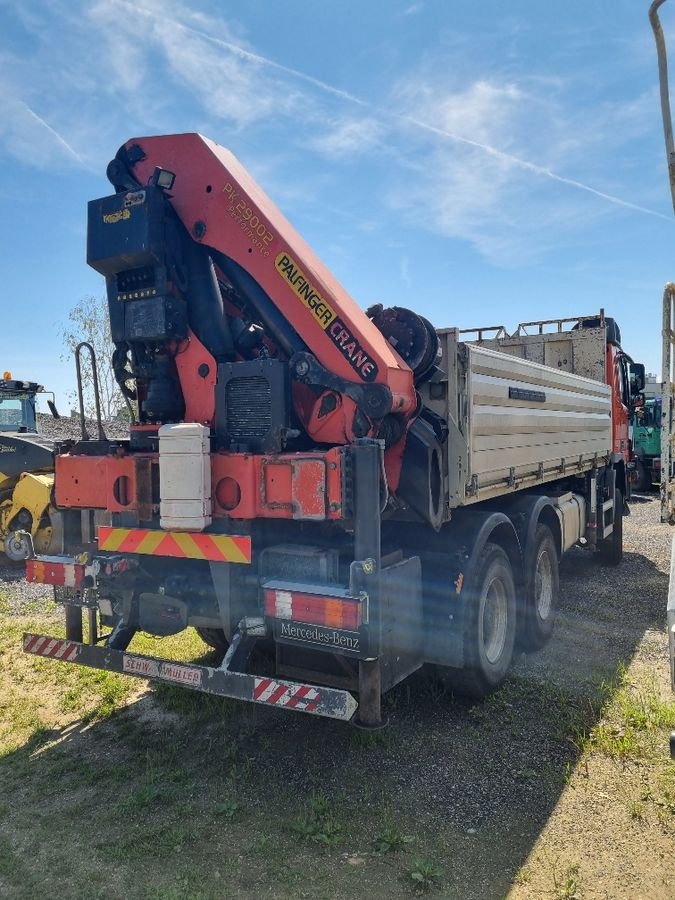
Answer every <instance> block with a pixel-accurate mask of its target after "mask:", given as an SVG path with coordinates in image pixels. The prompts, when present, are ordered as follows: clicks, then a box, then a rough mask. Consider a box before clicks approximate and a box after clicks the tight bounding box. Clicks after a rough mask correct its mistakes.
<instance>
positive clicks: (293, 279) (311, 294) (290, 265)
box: [274, 253, 336, 331]
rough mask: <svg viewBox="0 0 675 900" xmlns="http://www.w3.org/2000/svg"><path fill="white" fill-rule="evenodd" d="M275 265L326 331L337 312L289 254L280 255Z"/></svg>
mask: <svg viewBox="0 0 675 900" xmlns="http://www.w3.org/2000/svg"><path fill="white" fill-rule="evenodd" d="M274 265H275V268H276V270H277V272H278V273H279V274H280V275H281V277H282V278H283V279H284V280H285V281H287V282H288V283H289V284H290V286H291V288H292V289H293V293H294V294H295V296H296V297H297V298H298V300H300V302H301V303H302V304H303V305H304V306H306V307H307V309H308V310H309V311H310V312H311V313H312V314H313V315H314V317H315V318H316V320H317V321H318V323H319V325H321V327H322V328H323V330H324V331H325V330H326V328H328V326H329V325H330V324H331V322H333V321H334V320H335V318H336V315H335V312H334V311H333V310H332V309H331V307H330V305H329V304H328V303H326V301H325V300H324V299H323V297H322V296H321V294H320V293H319V292H318V291H317V290H315V289H314V288H313V287H312V285H311V284H310V283H309V281H308V279H307V276H306V275H305V273H304V272H303V271H302V269H301V268H300V267H299V266H298V265H297V264H296V263H295V262H293V260H292V259H291V258H290V256H288V254H286V253H280V254H279V255H278V256H277V258H276V260H275V262H274Z"/></svg>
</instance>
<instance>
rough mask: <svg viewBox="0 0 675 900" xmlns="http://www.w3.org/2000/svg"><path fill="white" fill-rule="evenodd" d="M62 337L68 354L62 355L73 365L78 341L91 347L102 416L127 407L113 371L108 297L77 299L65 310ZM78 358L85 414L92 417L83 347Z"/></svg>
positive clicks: (90, 386)
mask: <svg viewBox="0 0 675 900" xmlns="http://www.w3.org/2000/svg"><path fill="white" fill-rule="evenodd" d="M61 337H62V339H63V343H64V345H65V346H66V348H67V349H68V351H69V354H68V355H66V354H64V355H63V356H62V357H61V359H62V360H66V359H69V360H70V361H71V362H72V365H73V366H74V365H75V348H76V347H77V345H78V344H79V343H81V342H82V341H87V343H89V344H91V346H92V347H93V348H94V353H95V354H96V367H97V370H98V387H99V396H100V401H101V416H102V418H103V419H105V420H110V419H114V418H115V417H116V416H117V415H118V414H119V412H120V410H122V409H125V410H126V405H125V402H124V398H123V396H122V392H121V391H120V389H119V386H118V384H117V382H116V381H115V375H114V373H113V367H112V354H113V350H114V349H115V345H114V344H113V340H112V337H111V334H110V319H109V317H108V301H107V299H106V298H105V297H94V296H89V297H85V298H84V299H83V300H80V302H79V303H78V304H77V305H76V306H74V307H73V308H72V309H71V311H70V312H69V313H68V323H67V325H66V326H65V327H64V328H63V331H62V333H61ZM80 361H81V371H82V396H83V399H84V411H85V414H86V415H87V416H90V417H93V416H95V414H96V404H95V402H94V384H93V378H92V372H91V364H90V361H89V355H88V353H87V351H86V350H85V351H84V352H83V353H82V354H81V357H80ZM73 400H74V402H75V403H77V394H76V393H73Z"/></svg>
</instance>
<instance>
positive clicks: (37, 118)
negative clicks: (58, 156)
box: [18, 100, 87, 169]
mask: <svg viewBox="0 0 675 900" xmlns="http://www.w3.org/2000/svg"><path fill="white" fill-rule="evenodd" d="M18 102H19V103H20V105H21V106H23V108H24V109H25V110H26V112H27V113H28V115H29V116H32V118H33V119H35V121H36V122H39V123H40V125H42V127H43V128H46V129H47V131H48V132H49V133H50V134H51V136H52V137H53V138H55V139H56V141H57V143H58V144H60V145H61V147H63V149H64V150H65V151H66V153H68V155H69V156H72V157H73V159H76V160H77V161H78V162H79V164H80V165H81V166H84V168H85V169H86V168H87V164H86V163H85V161H84V160H83V159H82V157H81V156H80V154H79V153H77V151H76V150H73V148H72V147H71V146H70V144H69V143H68V141H66V140H65V138H62V137H61V135H60V134H59V133H58V131H56V130H55V129H54V128H52V126H51V125H50V124H49V123H48V122H45V120H44V119H43V118H41V117H40V116H39V115H38V114H37V113H36V112H35V111H34V110H32V109H31V108H30V106H29V105H28V104H27V103H25V102H24V101H23V100H19V101H18Z"/></svg>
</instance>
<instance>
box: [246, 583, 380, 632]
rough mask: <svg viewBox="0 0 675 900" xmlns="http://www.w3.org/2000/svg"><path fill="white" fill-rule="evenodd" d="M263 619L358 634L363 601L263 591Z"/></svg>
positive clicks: (277, 590) (273, 590) (267, 589)
mask: <svg viewBox="0 0 675 900" xmlns="http://www.w3.org/2000/svg"><path fill="white" fill-rule="evenodd" d="M264 594H265V615H266V616H270V617H271V618H273V619H291V620H293V621H294V622H305V623H307V624H309V625H325V626H326V627H328V628H342V629H345V630H348V631H357V630H358V628H359V626H360V625H361V624H362V623H363V620H364V616H363V606H364V601H363V600H361V599H357V598H356V597H330V596H323V595H321V594H308V593H305V592H304V591H288V590H279V589H276V588H265V592H264Z"/></svg>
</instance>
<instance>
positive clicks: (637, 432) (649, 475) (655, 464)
mask: <svg viewBox="0 0 675 900" xmlns="http://www.w3.org/2000/svg"><path fill="white" fill-rule="evenodd" d="M631 441H632V443H633V455H634V457H635V469H634V474H633V490H635V491H648V490H649V489H650V487H651V486H652V485H653V484H657V483H658V482H660V480H661V398H660V397H651V398H648V399H645V401H644V402H642V403H639V404H637V405H634V406H633V412H632V415H631Z"/></svg>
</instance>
